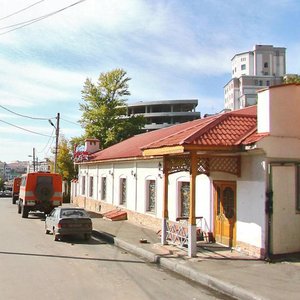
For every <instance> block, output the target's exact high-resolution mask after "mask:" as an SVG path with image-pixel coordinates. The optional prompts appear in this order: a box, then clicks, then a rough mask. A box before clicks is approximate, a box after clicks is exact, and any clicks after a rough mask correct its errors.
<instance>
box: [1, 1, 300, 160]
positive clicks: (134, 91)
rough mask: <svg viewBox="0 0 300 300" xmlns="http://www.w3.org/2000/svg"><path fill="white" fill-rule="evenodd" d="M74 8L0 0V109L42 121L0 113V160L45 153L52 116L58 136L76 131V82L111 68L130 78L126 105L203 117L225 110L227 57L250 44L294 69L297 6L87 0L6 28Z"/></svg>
mask: <svg viewBox="0 0 300 300" xmlns="http://www.w3.org/2000/svg"><path fill="white" fill-rule="evenodd" d="M75 2H77V1H76V0H44V1H37V0H9V1H6V0H0V8H1V9H0V66H1V68H0V105H1V106H3V107H4V108H7V109H9V110H11V111H13V112H16V113H18V114H21V115H25V116H31V117H38V118H45V119H46V120H35V119H29V118H24V117H21V116H19V115H16V114H13V113H11V112H9V111H7V110H5V109H4V108H3V107H0V161H6V162H10V161H14V160H29V159H30V158H29V157H28V155H30V154H32V149H33V148H35V149H36V155H37V157H38V158H39V160H43V159H44V158H45V157H50V156H51V150H50V149H51V146H52V147H54V142H55V139H54V138H53V136H54V133H53V127H52V126H51V125H50V124H49V122H48V121H47V119H48V118H52V122H53V123H55V122H56V120H55V119H53V118H54V117H55V116H56V115H57V113H58V112H59V113H60V115H61V118H62V119H61V122H60V125H61V126H60V127H61V134H63V135H64V136H66V137H67V138H71V137H74V136H79V135H81V134H82V133H83V131H82V129H81V127H80V126H79V125H78V124H76V122H77V120H79V119H80V116H81V112H80V111H79V103H80V102H82V99H81V89H82V87H83V83H84V81H85V79H86V78H91V79H92V80H93V81H94V82H96V81H97V78H98V76H99V74H100V73H101V72H108V71H110V70H112V69H114V68H123V69H124V70H125V71H126V72H127V74H128V76H129V77H130V78H131V81H130V85H129V90H130V92H131V96H129V97H128V103H130V102H136V101H150V100H167V99H190V98H193V99H198V101H199V105H198V111H200V112H201V114H202V115H203V114H205V113H214V112H218V111H220V110H222V109H223V86H224V85H225V84H226V83H227V82H228V81H229V80H230V78H231V77H230V76H231V63H230V60H231V58H232V57H233V56H234V54H236V53H239V52H244V51H249V50H251V49H252V48H253V46H254V45H255V44H271V45H274V46H279V47H286V48H287V52H286V56H287V72H288V73H297V74H298V73H300V71H299V67H300V59H299V53H300V39H299V35H300V31H299V27H300V18H299V15H300V2H299V1H298V0H266V1H263V0H262V1H256V0H253V1H243V0H230V1H225V0H185V1H182V0H169V1H168V0H122V1H118V0H86V1H83V2H81V3H79V4H77V5H75V6H72V7H70V8H69V9H66V10H63V11H62V12H60V13H58V14H55V15H52V16H50V17H48V18H45V19H43V20H41V21H39V22H36V23H33V24H31V25H29V26H26V27H23V28H20V29H18V30H15V31H11V32H7V31H8V30H10V29H14V28H15V27H11V26H12V25H15V24H19V23H22V22H26V21H28V20H31V19H35V18H39V17H41V16H44V15H46V14H49V13H51V12H54V11H57V10H59V9H62V8H64V7H66V6H69V5H71V4H73V3H75ZM33 4H35V5H33ZM31 5H33V6H31ZM28 6H31V8H30V9H26V10H24V11H23V12H21V13H18V14H14V15H13V16H11V17H7V16H9V15H11V14H12V13H14V12H17V11H19V10H21V9H23V8H26V7H28ZM22 24H24V23H22ZM5 122H7V123H10V124H13V125H15V126H19V127H22V128H25V129H27V130H31V131H34V132H37V133H40V134H43V135H44V136H43V135H38V134H33V133H30V132H28V131H23V130H20V129H18V128H16V127H13V126H12V125H9V124H7V123H5ZM51 136H52V137H51Z"/></svg>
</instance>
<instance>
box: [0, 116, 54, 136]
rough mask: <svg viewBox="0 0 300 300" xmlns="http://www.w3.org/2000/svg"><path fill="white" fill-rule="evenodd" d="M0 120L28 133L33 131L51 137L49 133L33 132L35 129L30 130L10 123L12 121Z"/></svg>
mask: <svg viewBox="0 0 300 300" xmlns="http://www.w3.org/2000/svg"><path fill="white" fill-rule="evenodd" d="M0 122H2V123H5V124H8V125H10V126H13V127H16V128H18V129H21V130H24V131H27V132H30V133H34V134H38V135H42V136H46V137H51V135H47V134H43V133H39V132H35V131H32V130H29V129H26V128H24V127H20V126H17V125H14V124H12V123H9V122H6V121H3V120H0Z"/></svg>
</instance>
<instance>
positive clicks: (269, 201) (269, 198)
mask: <svg viewBox="0 0 300 300" xmlns="http://www.w3.org/2000/svg"><path fill="white" fill-rule="evenodd" d="M265 205H266V206H265V212H266V215H267V245H266V246H267V247H266V248H267V249H266V250H267V251H266V258H265V260H266V261H271V229H272V214H273V182H272V163H269V164H268V188H267V191H266V203H265Z"/></svg>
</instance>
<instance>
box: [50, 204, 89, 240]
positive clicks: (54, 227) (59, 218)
mask: <svg viewBox="0 0 300 300" xmlns="http://www.w3.org/2000/svg"><path fill="white" fill-rule="evenodd" d="M92 230H93V225H92V219H91V218H90V216H89V215H88V213H87V212H86V210H84V209H83V208H71V207H67V208H65V207H56V208H54V209H53V210H52V212H51V213H50V214H49V215H47V216H46V220H45V233H46V234H49V233H52V234H53V236H54V240H55V241H58V240H59V239H62V238H63V237H64V236H66V235H82V236H83V237H84V239H85V240H86V241H87V240H89V239H90V238H91V235H92Z"/></svg>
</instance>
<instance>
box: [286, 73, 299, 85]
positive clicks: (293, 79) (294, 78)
mask: <svg viewBox="0 0 300 300" xmlns="http://www.w3.org/2000/svg"><path fill="white" fill-rule="evenodd" d="M284 83H286V84H288V83H300V75H297V74H294V75H288V76H286V77H285V78H284Z"/></svg>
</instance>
